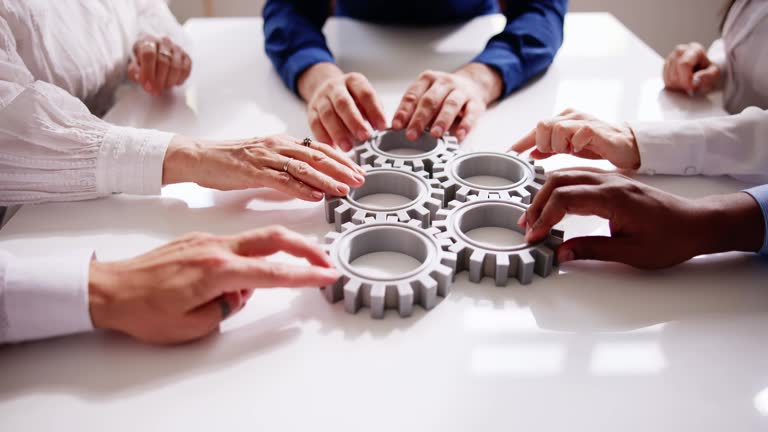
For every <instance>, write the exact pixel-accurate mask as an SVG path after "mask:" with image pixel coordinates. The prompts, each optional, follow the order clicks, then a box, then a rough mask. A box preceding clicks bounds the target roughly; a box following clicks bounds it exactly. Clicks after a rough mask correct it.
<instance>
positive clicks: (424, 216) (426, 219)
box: [411, 207, 432, 228]
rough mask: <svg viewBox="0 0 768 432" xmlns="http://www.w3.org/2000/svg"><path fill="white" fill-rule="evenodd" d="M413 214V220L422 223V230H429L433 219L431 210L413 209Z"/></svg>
mask: <svg viewBox="0 0 768 432" xmlns="http://www.w3.org/2000/svg"><path fill="white" fill-rule="evenodd" d="M411 213H412V214H413V218H414V219H416V220H418V221H419V222H421V227H422V228H429V223H430V220H431V219H432V218H431V216H432V214H431V213H430V211H429V210H427V209H426V208H424V207H415V208H413V209H411Z"/></svg>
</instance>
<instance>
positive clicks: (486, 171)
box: [454, 154, 528, 188]
mask: <svg viewBox="0 0 768 432" xmlns="http://www.w3.org/2000/svg"><path fill="white" fill-rule="evenodd" d="M454 170H455V171H454V172H455V173H456V176H457V177H458V178H460V179H462V180H464V181H465V182H466V183H469V184H471V185H473V186H476V187H479V188H498V187H510V186H513V185H515V184H516V183H519V182H520V181H522V180H524V179H525V177H526V174H527V173H528V171H527V170H526V168H525V166H524V165H523V164H522V163H521V162H518V161H517V160H515V159H512V158H511V157H499V156H498V155H489V154H477V155H470V156H468V157H466V158H463V159H461V160H459V161H457V162H456V166H455V168H454Z"/></svg>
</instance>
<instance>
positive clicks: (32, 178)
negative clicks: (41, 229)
mask: <svg viewBox="0 0 768 432" xmlns="http://www.w3.org/2000/svg"><path fill="white" fill-rule="evenodd" d="M172 137H173V135H172V134H169V133H164V132H159V131H155V130H146V129H135V128H129V127H120V126H114V125H111V124H109V123H106V122H104V121H103V120H101V119H99V118H98V117H96V116H94V115H92V114H91V113H90V112H89V111H88V109H87V108H86V106H85V105H84V104H83V103H82V102H81V101H80V100H79V99H77V98H76V97H74V96H72V95H70V94H69V93H67V92H66V91H64V90H63V89H61V88H59V87H56V86H54V85H51V84H49V83H46V82H42V81H36V80H35V79H34V78H33V76H32V74H31V73H30V72H29V70H28V69H27V67H26V65H25V64H24V62H23V60H22V59H21V58H20V57H19V55H18V53H17V51H16V40H15V39H14V36H13V33H12V32H11V30H10V29H9V27H8V24H7V22H6V21H5V20H4V19H3V18H2V17H0V206H3V205H12V204H24V203H35V202H42V201H71V200H81V199H89V198H95V197H99V196H103V195H108V194H112V193H119V192H124V193H131V194H157V193H159V192H160V187H161V186H162V170H163V158H164V157H165V151H166V149H167V146H168V143H169V142H170V140H171V138H172Z"/></svg>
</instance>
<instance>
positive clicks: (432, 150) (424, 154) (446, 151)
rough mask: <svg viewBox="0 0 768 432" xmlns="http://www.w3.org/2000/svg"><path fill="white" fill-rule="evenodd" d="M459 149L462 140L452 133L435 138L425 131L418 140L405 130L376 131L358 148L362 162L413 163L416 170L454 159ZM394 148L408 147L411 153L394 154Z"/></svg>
mask: <svg viewBox="0 0 768 432" xmlns="http://www.w3.org/2000/svg"><path fill="white" fill-rule="evenodd" d="M458 149H459V140H458V139H456V137H453V136H450V135H447V134H446V135H444V136H442V137H440V138H435V137H433V136H431V135H429V134H428V133H423V134H421V136H420V137H419V139H417V140H416V141H409V140H408V139H407V138H406V137H405V130H394V129H387V130H383V131H378V132H376V133H375V134H374V135H373V137H371V138H370V139H368V140H367V141H363V142H362V143H360V144H358V145H357V146H356V147H355V158H356V159H357V163H359V164H360V165H373V166H377V167H379V166H384V165H392V166H393V167H395V168H400V167H403V166H409V167H411V168H412V169H413V170H414V171H422V170H424V171H427V172H428V173H430V175H431V174H432V167H433V166H434V165H436V164H439V163H443V162H445V161H447V160H449V159H451V158H452V157H453V156H454V155H455V152H456V151H457V150H458ZM393 150H407V151H408V154H400V153H393Z"/></svg>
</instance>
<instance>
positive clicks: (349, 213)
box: [325, 164, 444, 231]
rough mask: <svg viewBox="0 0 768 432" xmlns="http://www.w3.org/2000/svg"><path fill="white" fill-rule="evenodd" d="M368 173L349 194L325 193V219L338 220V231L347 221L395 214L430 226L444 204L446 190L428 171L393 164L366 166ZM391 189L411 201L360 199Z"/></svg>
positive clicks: (405, 219)
mask: <svg viewBox="0 0 768 432" xmlns="http://www.w3.org/2000/svg"><path fill="white" fill-rule="evenodd" d="M363 169H365V171H366V173H367V175H366V178H365V184H363V185H362V186H360V187H359V188H356V189H352V191H351V192H350V193H349V195H347V196H346V197H333V196H326V197H325V219H326V220H327V221H328V223H333V222H335V224H336V231H341V226H342V225H343V224H345V223H347V222H350V221H352V222H355V223H362V222H363V221H364V220H365V219H367V218H374V219H376V220H379V221H381V220H386V219H387V218H388V217H390V216H395V217H397V219H398V220H399V221H401V222H408V221H409V220H413V219H415V220H418V221H420V222H421V226H422V228H429V226H430V222H431V221H432V219H434V217H435V214H436V213H437V211H438V210H440V209H441V208H443V202H444V199H443V190H442V189H441V188H440V183H439V182H438V181H437V180H434V179H430V178H429V174H428V173H427V172H426V171H419V172H413V171H409V170H408V169H405V168H400V169H398V168H394V167H392V166H391V165H386V164H385V165H384V166H381V167H372V166H370V165H366V166H364V167H363ZM380 193H391V194H395V195H402V196H404V197H407V198H409V199H410V200H411V201H410V202H409V203H407V204H405V205H400V206H396V207H382V206H372V205H367V204H363V203H361V202H359V201H358V200H359V199H360V198H362V197H365V196H368V195H373V194H380Z"/></svg>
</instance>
